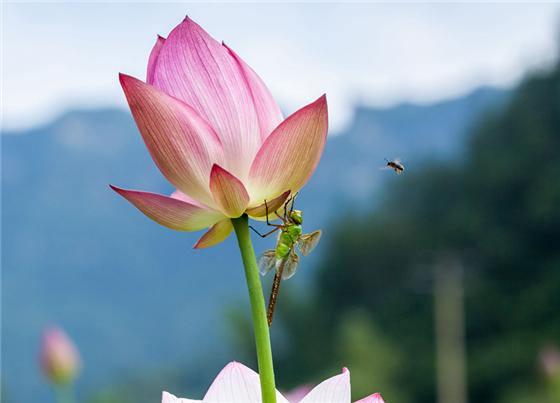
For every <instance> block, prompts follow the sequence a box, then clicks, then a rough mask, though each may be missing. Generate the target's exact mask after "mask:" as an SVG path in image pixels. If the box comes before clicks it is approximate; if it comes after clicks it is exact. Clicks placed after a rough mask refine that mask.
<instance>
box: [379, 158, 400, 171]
mask: <svg viewBox="0 0 560 403" xmlns="http://www.w3.org/2000/svg"><path fill="white" fill-rule="evenodd" d="M385 161H386V162H387V165H386V166H385V167H384V168H386V169H392V170H394V171H395V172H396V173H397V174H398V175H400V174H402V173H403V172H404V165H403V164H402V162H400V161H399V160H391V161H389V160H388V159H387V158H385Z"/></svg>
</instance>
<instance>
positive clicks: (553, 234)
mask: <svg viewBox="0 0 560 403" xmlns="http://www.w3.org/2000/svg"><path fill="white" fill-rule="evenodd" d="M390 186H391V188H390V189H389V188H387V193H386V194H385V196H384V199H383V201H382V203H381V205H380V207H379V208H377V209H376V210H375V211H374V212H372V213H371V214H369V215H367V216H365V217H363V216H360V217H352V216H347V217H344V218H343V219H342V220H340V221H339V222H338V224H337V225H336V226H335V227H334V228H331V229H330V230H329V232H330V239H331V244H330V247H329V248H328V249H327V250H328V252H327V255H326V256H325V257H324V259H323V261H322V263H321V264H320V267H319V270H318V276H317V279H316V289H315V292H314V295H313V297H312V298H311V300H310V301H305V303H300V304H298V303H297V301H291V302H290V303H289V304H288V303H284V306H283V309H282V310H281V311H280V312H279V314H280V315H281V320H282V322H283V323H282V325H283V326H284V327H285V330H286V331H285V332H282V334H283V346H282V349H281V354H278V350H277V370H278V374H279V378H280V379H279V382H280V383H281V384H284V385H289V386H295V385H296V384H297V382H301V381H302V379H305V378H306V377H309V376H310V375H311V374H312V376H313V378H314V379H319V378H320V377H321V376H324V375H325V372H328V373H329V374H332V372H333V371H337V370H338V369H339V368H340V367H341V366H342V365H348V366H349V368H350V370H351V371H352V370H353V369H354V371H352V376H353V379H354V384H353V393H355V396H354V397H356V398H358V397H360V396H363V395H364V394H366V393H368V392H370V391H371V390H372V388H377V387H379V388H384V389H383V390H381V392H383V391H384V390H387V401H389V402H392V403H399V402H407V401H409V400H408V399H411V401H415V402H434V401H435V400H436V390H437V388H436V386H435V382H436V376H435V374H436V370H435V365H436V364H435V351H434V350H435V348H434V338H435V335H434V333H435V331H434V314H433V311H434V307H433V272H434V271H433V268H432V266H433V265H434V264H435V263H436V262H437V261H438V260H439V258H440V257H441V256H446V255H448V254H453V255H454V256H456V257H457V258H458V259H460V261H461V262H463V265H464V266H465V279H464V281H465V284H464V286H465V290H464V292H465V309H466V323H465V332H466V341H467V366H468V376H467V379H468V393H469V398H470V400H471V401H477V402H498V401H502V399H503V398H504V396H511V391H512V388H513V387H515V388H516V389H518V390H519V389H522V388H527V390H532V389H533V388H536V387H538V384H539V380H538V373H537V371H535V357H536V355H537V353H538V351H539V348H540V347H541V346H542V345H543V344H546V343H547V342H552V341H559V340H560V320H559V318H560V69H558V68H555V69H553V70H552V71H548V72H539V73H536V74H533V75H532V76H531V77H529V78H527V79H526V80H525V81H524V82H523V83H522V84H521V85H520V86H519V88H518V89H517V91H516V93H515V95H514V97H513V99H512V101H511V103H510V104H509V105H508V106H507V107H506V108H504V109H503V110H499V111H493V112H489V114H488V115H487V116H486V117H485V118H484V120H483V121H481V122H479V124H478V125H477V126H476V127H475V128H474V130H473V133H472V136H471V137H470V140H469V143H468V144H467V147H466V154H465V158H464V159H463V160H461V161H456V162H454V163H440V162H437V161H434V162H433V163H431V164H430V165H429V166H426V167H424V168H423V169H421V170H419V171H417V172H410V171H409V172H407V173H405V175H403V176H399V177H396V176H395V180H393V181H391V182H390ZM282 312H283V313H282ZM356 312H359V314H356ZM356 315H357V316H356ZM389 341H390V342H389ZM391 358H392V359H391ZM350 364H352V365H355V368H353V367H352V366H351V365H350ZM367 368H369V370H368V369H367ZM360 371H364V372H363V373H360ZM364 374H365V375H364ZM364 377H366V378H364ZM367 377H371V378H370V379H371V383H369V382H368V380H367ZM389 394H390V395H391V397H389ZM534 401H538V400H534Z"/></svg>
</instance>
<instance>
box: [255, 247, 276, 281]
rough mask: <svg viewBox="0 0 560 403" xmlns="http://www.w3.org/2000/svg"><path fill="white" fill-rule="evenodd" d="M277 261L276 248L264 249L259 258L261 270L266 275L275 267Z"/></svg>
mask: <svg viewBox="0 0 560 403" xmlns="http://www.w3.org/2000/svg"><path fill="white" fill-rule="evenodd" d="M275 263H276V253H275V252H274V249H268V250H266V251H264V253H263V254H262V255H261V257H260V259H259V271H260V272H261V274H262V275H263V276H265V275H266V274H267V273H268V272H269V271H270V270H272V269H273V268H274V265H275Z"/></svg>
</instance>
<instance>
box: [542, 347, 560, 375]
mask: <svg viewBox="0 0 560 403" xmlns="http://www.w3.org/2000/svg"><path fill="white" fill-rule="evenodd" d="M539 361H540V365H541V368H542V370H543V372H544V373H545V374H546V376H548V377H551V378H552V377H555V376H557V375H559V374H560V350H558V348H557V347H555V346H553V345H548V346H545V347H544V348H543V349H542V350H541V351H540V354H539Z"/></svg>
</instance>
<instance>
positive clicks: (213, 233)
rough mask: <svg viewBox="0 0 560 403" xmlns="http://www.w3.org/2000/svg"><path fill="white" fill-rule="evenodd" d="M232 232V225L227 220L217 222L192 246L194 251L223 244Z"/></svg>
mask: <svg viewBox="0 0 560 403" xmlns="http://www.w3.org/2000/svg"><path fill="white" fill-rule="evenodd" d="M231 231H233V224H232V223H231V220H230V219H229V218H225V219H223V220H222V221H218V222H217V223H216V224H214V225H212V226H211V227H210V229H209V230H208V231H206V233H205V234H204V235H202V237H201V238H200V239H199V240H198V242H197V243H196V244H195V245H194V248H195V249H202V248H209V247H210V246H214V245H217V244H219V243H221V242H223V241H224V240H225V239H226V238H227V237H228V236H229V234H231Z"/></svg>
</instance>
